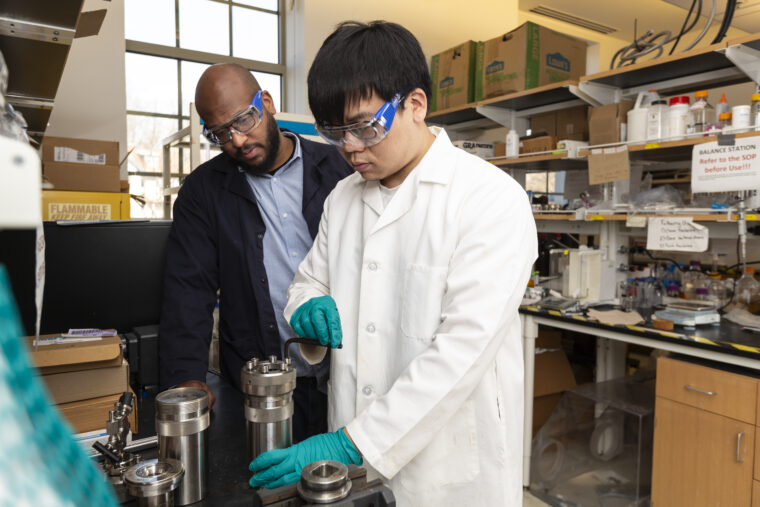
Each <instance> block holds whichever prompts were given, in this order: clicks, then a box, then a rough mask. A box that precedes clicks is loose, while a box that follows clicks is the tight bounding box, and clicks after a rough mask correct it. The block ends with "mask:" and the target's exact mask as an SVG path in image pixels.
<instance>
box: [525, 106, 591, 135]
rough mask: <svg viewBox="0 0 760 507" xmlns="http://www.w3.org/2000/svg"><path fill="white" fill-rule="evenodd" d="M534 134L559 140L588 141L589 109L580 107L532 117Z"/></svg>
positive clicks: (531, 122)
mask: <svg viewBox="0 0 760 507" xmlns="http://www.w3.org/2000/svg"><path fill="white" fill-rule="evenodd" d="M530 130H531V133H532V134H540V133H542V132H543V133H545V134H546V135H549V136H552V137H556V138H557V139H558V140H565V139H569V140H572V141H588V107H586V106H578V107H571V108H568V109H562V110H559V111H553V112H551V113H542V114H536V115H533V116H531V118H530Z"/></svg>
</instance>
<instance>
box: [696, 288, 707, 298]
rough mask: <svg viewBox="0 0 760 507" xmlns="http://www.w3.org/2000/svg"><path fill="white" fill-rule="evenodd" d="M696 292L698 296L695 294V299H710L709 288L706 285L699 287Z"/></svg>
mask: <svg viewBox="0 0 760 507" xmlns="http://www.w3.org/2000/svg"><path fill="white" fill-rule="evenodd" d="M696 293H697V294H696V296H695V299H697V300H699V301H707V300H708V297H707V289H705V288H704V287H699V288H698V289H697V290H696Z"/></svg>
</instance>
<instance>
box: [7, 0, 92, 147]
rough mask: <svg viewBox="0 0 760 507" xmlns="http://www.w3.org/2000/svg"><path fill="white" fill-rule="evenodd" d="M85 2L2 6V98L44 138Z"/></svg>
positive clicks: (37, 0) (30, 0)
mask: <svg viewBox="0 0 760 507" xmlns="http://www.w3.org/2000/svg"><path fill="white" fill-rule="evenodd" d="M83 3H84V1H83V0H26V1H25V2H3V3H2V4H0V52H2V54H3V56H4V58H5V62H6V64H7V66H8V90H7V92H6V100H7V101H8V102H9V103H10V104H12V105H13V106H14V108H16V109H17V110H18V111H20V112H21V114H23V115H24V118H25V119H26V120H27V124H28V131H29V133H30V134H32V135H36V136H42V134H44V132H45V129H46V128H47V122H48V119H49V118H50V113H51V111H52V108H53V102H54V100H55V95H56V93H57V91H58V84H59V83H60V81H61V76H62V75H63V69H64V66H65V64H66V58H67V57H68V54H69V49H70V47H71V42H72V41H73V39H74V37H75V34H76V27H77V22H78V21H79V18H80V15H81V10H82V5H83ZM101 19H102V18H101Z"/></svg>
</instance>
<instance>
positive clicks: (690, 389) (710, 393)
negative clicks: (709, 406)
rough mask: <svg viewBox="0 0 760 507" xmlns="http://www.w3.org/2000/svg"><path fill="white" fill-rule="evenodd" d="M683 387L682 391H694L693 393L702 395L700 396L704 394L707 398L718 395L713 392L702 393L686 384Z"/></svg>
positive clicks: (702, 391) (700, 390)
mask: <svg viewBox="0 0 760 507" xmlns="http://www.w3.org/2000/svg"><path fill="white" fill-rule="evenodd" d="M683 387H684V389H686V390H687V391H694V392H696V393H702V394H706V395H707V396H715V395H716V394H718V393H716V392H715V391H704V390H702V389H699V388H698V387H691V386H690V385H689V384H686V385H685V386H683Z"/></svg>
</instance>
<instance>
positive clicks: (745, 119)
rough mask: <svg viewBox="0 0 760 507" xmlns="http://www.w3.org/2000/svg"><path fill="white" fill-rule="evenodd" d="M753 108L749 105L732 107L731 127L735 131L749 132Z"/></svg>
mask: <svg viewBox="0 0 760 507" xmlns="http://www.w3.org/2000/svg"><path fill="white" fill-rule="evenodd" d="M751 116H752V115H751V108H750V106H748V105H742V106H734V107H732V108H731V129H732V130H733V131H734V132H748V131H749V126H750V125H751V123H752V122H751V118H750V117H751Z"/></svg>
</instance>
